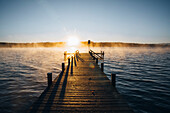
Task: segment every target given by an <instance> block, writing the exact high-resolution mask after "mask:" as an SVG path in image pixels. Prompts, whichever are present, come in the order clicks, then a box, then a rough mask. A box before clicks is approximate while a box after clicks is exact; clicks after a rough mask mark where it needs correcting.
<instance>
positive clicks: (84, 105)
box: [29, 50, 133, 113]
mask: <svg viewBox="0 0 170 113" xmlns="http://www.w3.org/2000/svg"><path fill="white" fill-rule="evenodd" d="M68 54H69V56H71V57H67V55H68ZM64 55H65V59H66V61H67V64H66V63H62V72H61V73H60V74H59V75H58V76H57V78H55V80H54V81H52V79H51V78H52V73H48V74H47V75H48V87H47V88H46V89H45V90H44V92H43V93H42V94H41V95H40V97H39V98H38V99H37V101H36V102H35V103H34V104H33V105H32V106H31V107H30V109H29V113H56V112H65V113H68V112H72V113H75V112H79V113H82V112H87V113H89V112H91V113H93V112H97V113H107V112H111V113H133V110H132V109H131V108H130V107H129V106H128V104H127V103H126V101H125V100H124V99H123V97H122V96H121V95H120V93H119V92H118V91H117V89H116V83H115V82H116V79H115V76H116V75H115V74H111V75H112V77H111V78H112V80H111V81H110V80H109V79H108V78H107V76H106V74H105V73H104V72H103V70H104V64H103V63H101V66H99V65H98V60H99V59H103V58H104V52H101V53H95V52H94V51H92V50H90V51H89V53H79V52H78V51H76V52H75V53H73V54H71V53H66V52H65V53H64ZM65 64H66V65H65Z"/></svg>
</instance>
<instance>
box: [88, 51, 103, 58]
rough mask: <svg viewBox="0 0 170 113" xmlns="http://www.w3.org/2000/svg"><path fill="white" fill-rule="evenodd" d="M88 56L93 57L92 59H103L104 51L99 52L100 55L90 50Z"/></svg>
mask: <svg viewBox="0 0 170 113" xmlns="http://www.w3.org/2000/svg"><path fill="white" fill-rule="evenodd" d="M89 54H90V55H91V56H92V57H93V59H104V51H101V53H95V52H94V51H93V50H91V49H90V51H89Z"/></svg>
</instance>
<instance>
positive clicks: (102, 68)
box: [101, 63, 104, 72]
mask: <svg viewBox="0 0 170 113" xmlns="http://www.w3.org/2000/svg"><path fill="white" fill-rule="evenodd" d="M101 71H102V72H103V71H104V63H101Z"/></svg>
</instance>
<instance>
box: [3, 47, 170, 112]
mask: <svg viewBox="0 0 170 113" xmlns="http://www.w3.org/2000/svg"><path fill="white" fill-rule="evenodd" d="M65 50H67V51H68V49H67V48H0V89H1V91H0V112H4V113H11V112H12V113H18V112H23V111H25V110H28V109H29V107H30V106H31V105H32V103H33V102H34V101H35V100H36V99H37V98H38V97H39V96H40V94H41V93H42V92H43V91H44V89H45V88H46V86H47V78H46V76H47V75H46V74H47V73H48V72H52V73H53V79H54V78H55V77H56V76H57V75H58V74H59V73H60V72H61V63H62V62H64V55H63V53H64V51H65ZM73 50H74V49H73ZM79 50H80V52H87V48H79ZM92 50H94V51H96V52H100V51H104V52H105V59H104V61H103V60H102V61H99V65H100V62H104V72H105V73H106V74H107V76H108V78H110V75H111V73H115V74H116V81H117V82H116V87H117V89H118V91H119V92H120V93H121V95H123V97H124V98H125V99H126V101H127V103H128V104H129V106H131V107H132V109H133V110H134V111H135V112H136V113H160V112H161V113H167V112H169V111H170V90H169V89H170V48H140V47H130V48H125V47H117V48H116V47H112V48H110V47H98V48H92Z"/></svg>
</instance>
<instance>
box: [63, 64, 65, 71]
mask: <svg viewBox="0 0 170 113" xmlns="http://www.w3.org/2000/svg"><path fill="white" fill-rule="evenodd" d="M64 70H65V64H64V63H62V72H64Z"/></svg>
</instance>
